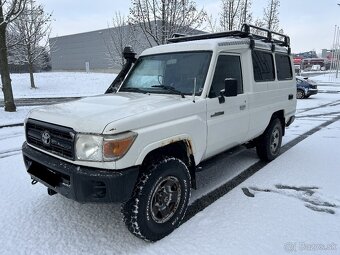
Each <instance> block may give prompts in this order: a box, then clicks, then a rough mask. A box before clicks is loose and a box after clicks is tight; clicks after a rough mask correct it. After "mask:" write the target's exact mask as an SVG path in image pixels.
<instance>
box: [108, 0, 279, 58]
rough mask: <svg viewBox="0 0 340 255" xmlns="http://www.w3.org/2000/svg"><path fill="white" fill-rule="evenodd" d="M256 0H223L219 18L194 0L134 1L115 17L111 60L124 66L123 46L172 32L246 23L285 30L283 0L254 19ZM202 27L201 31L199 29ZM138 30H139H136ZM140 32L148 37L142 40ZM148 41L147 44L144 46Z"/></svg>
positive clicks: (157, 40) (273, 0)
mask: <svg viewBox="0 0 340 255" xmlns="http://www.w3.org/2000/svg"><path fill="white" fill-rule="evenodd" d="M254 2H255V3H256V2H257V1H256V0H220V7H221V8H220V9H221V11H220V12H219V13H218V17H214V16H212V15H211V14H210V15H209V14H208V13H207V12H206V11H205V10H204V9H203V8H198V7H197V4H196V2H195V1H193V0H132V1H131V6H130V12H129V15H127V16H124V15H122V14H121V13H120V12H116V13H115V15H114V16H113V18H112V24H111V26H112V27H113V28H114V29H112V30H111V32H110V39H109V40H106V41H105V45H106V48H107V55H108V59H109V60H111V61H112V62H113V63H115V64H120V65H124V58H123V56H122V51H123V48H124V46H126V45H131V46H133V47H134V48H135V46H136V48H147V47H151V46H155V45H160V44H164V43H166V42H167V39H168V38H170V37H172V36H173V34H176V33H177V34H194V33H201V31H200V30H204V31H206V32H221V31H230V30H238V29H240V28H241V26H242V24H244V23H252V24H254V25H256V26H259V27H263V28H268V29H270V30H273V31H276V32H283V31H282V29H280V26H279V23H280V22H279V7H280V0H267V3H266V6H264V8H263V16H262V17H257V18H255V17H254V16H253V12H252V5H253V3H254ZM198 29H199V30H198ZM136 31H138V32H136ZM140 33H142V34H143V35H144V39H145V40H140V38H138V36H140ZM141 41H146V42H147V45H142V47H141Z"/></svg>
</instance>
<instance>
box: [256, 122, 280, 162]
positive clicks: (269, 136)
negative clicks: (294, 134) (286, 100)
mask: <svg viewBox="0 0 340 255" xmlns="http://www.w3.org/2000/svg"><path fill="white" fill-rule="evenodd" d="M281 143H282V124H281V121H280V120H279V119H273V120H272V121H271V122H270V123H269V126H268V127H267V129H266V130H265V131H264V133H263V134H262V135H261V136H260V137H259V138H258V140H257V144H256V152H257V155H258V156H259V158H260V159H261V160H263V161H272V160H273V159H275V158H276V157H277V156H278V155H279V154H280V149H281Z"/></svg>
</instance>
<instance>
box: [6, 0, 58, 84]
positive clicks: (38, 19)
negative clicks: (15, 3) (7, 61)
mask: <svg viewBox="0 0 340 255" xmlns="http://www.w3.org/2000/svg"><path fill="white" fill-rule="evenodd" d="M51 16H52V15H51V14H49V13H45V11H44V8H43V6H42V5H38V4H37V3H36V1H35V0H28V2H27V4H26V7H25V9H24V10H23V12H22V14H21V15H20V17H19V18H18V19H16V20H15V21H14V22H13V23H12V24H11V28H12V30H13V31H15V32H16V33H18V34H19V35H20V37H19V41H18V42H17V43H16V44H15V45H14V46H13V47H14V56H13V57H14V61H15V62H16V63H19V64H27V65H28V71H29V74H30V83H31V88H36V86H35V83H34V75H33V73H34V67H43V64H44V63H45V61H44V59H45V57H46V49H47V46H48V38H49V35H50V33H51Z"/></svg>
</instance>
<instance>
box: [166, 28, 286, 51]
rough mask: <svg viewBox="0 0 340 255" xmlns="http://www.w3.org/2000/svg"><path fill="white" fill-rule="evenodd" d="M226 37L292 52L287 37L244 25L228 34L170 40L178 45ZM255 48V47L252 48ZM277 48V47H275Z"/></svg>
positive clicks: (180, 35)
mask: <svg viewBox="0 0 340 255" xmlns="http://www.w3.org/2000/svg"><path fill="white" fill-rule="evenodd" d="M251 29H255V32H260V33H264V34H265V35H260V34H255V33H252V32H251ZM273 35H275V36H279V37H281V38H283V39H275V38H273ZM225 37H240V38H250V39H251V40H252V41H253V40H261V41H264V42H268V43H272V44H277V45H279V46H283V47H288V51H289V52H290V38H289V36H287V35H284V34H281V33H278V32H274V31H271V30H269V29H266V28H262V27H257V26H254V25H250V24H246V23H245V24H243V25H242V28H241V30H235V31H228V32H220V33H207V34H200V35H191V36H186V35H182V34H174V36H173V38H170V39H168V42H170V43H178V42H188V41H197V40H204V39H215V38H225ZM251 45H254V42H251ZM251 47H253V46H251ZM273 48H275V47H273Z"/></svg>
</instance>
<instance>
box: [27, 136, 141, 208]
mask: <svg viewBox="0 0 340 255" xmlns="http://www.w3.org/2000/svg"><path fill="white" fill-rule="evenodd" d="M22 153H23V157H24V162H25V165H26V170H27V172H28V173H29V174H30V175H31V178H32V179H33V180H36V181H38V182H40V183H42V184H44V185H45V186H46V187H48V188H49V189H51V190H53V191H55V192H57V193H60V194H61V195H63V196H65V197H67V198H70V199H72V200H75V201H78V202H81V203H86V202H125V201H127V200H128V199H129V198H130V197H131V194H132V191H133V188H134V186H135V183H136V181H137V177H138V173H139V167H138V166H134V167H131V168H127V169H123V170H119V171H116V170H104V169H98V168H91V167H84V166H79V165H74V164H71V163H68V162H65V161H62V160H60V159H57V158H55V157H52V156H49V155H47V154H45V153H42V152H40V151H38V150H35V149H33V148H31V147H30V146H28V145H27V143H26V142H25V143H24V144H23V145H22Z"/></svg>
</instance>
